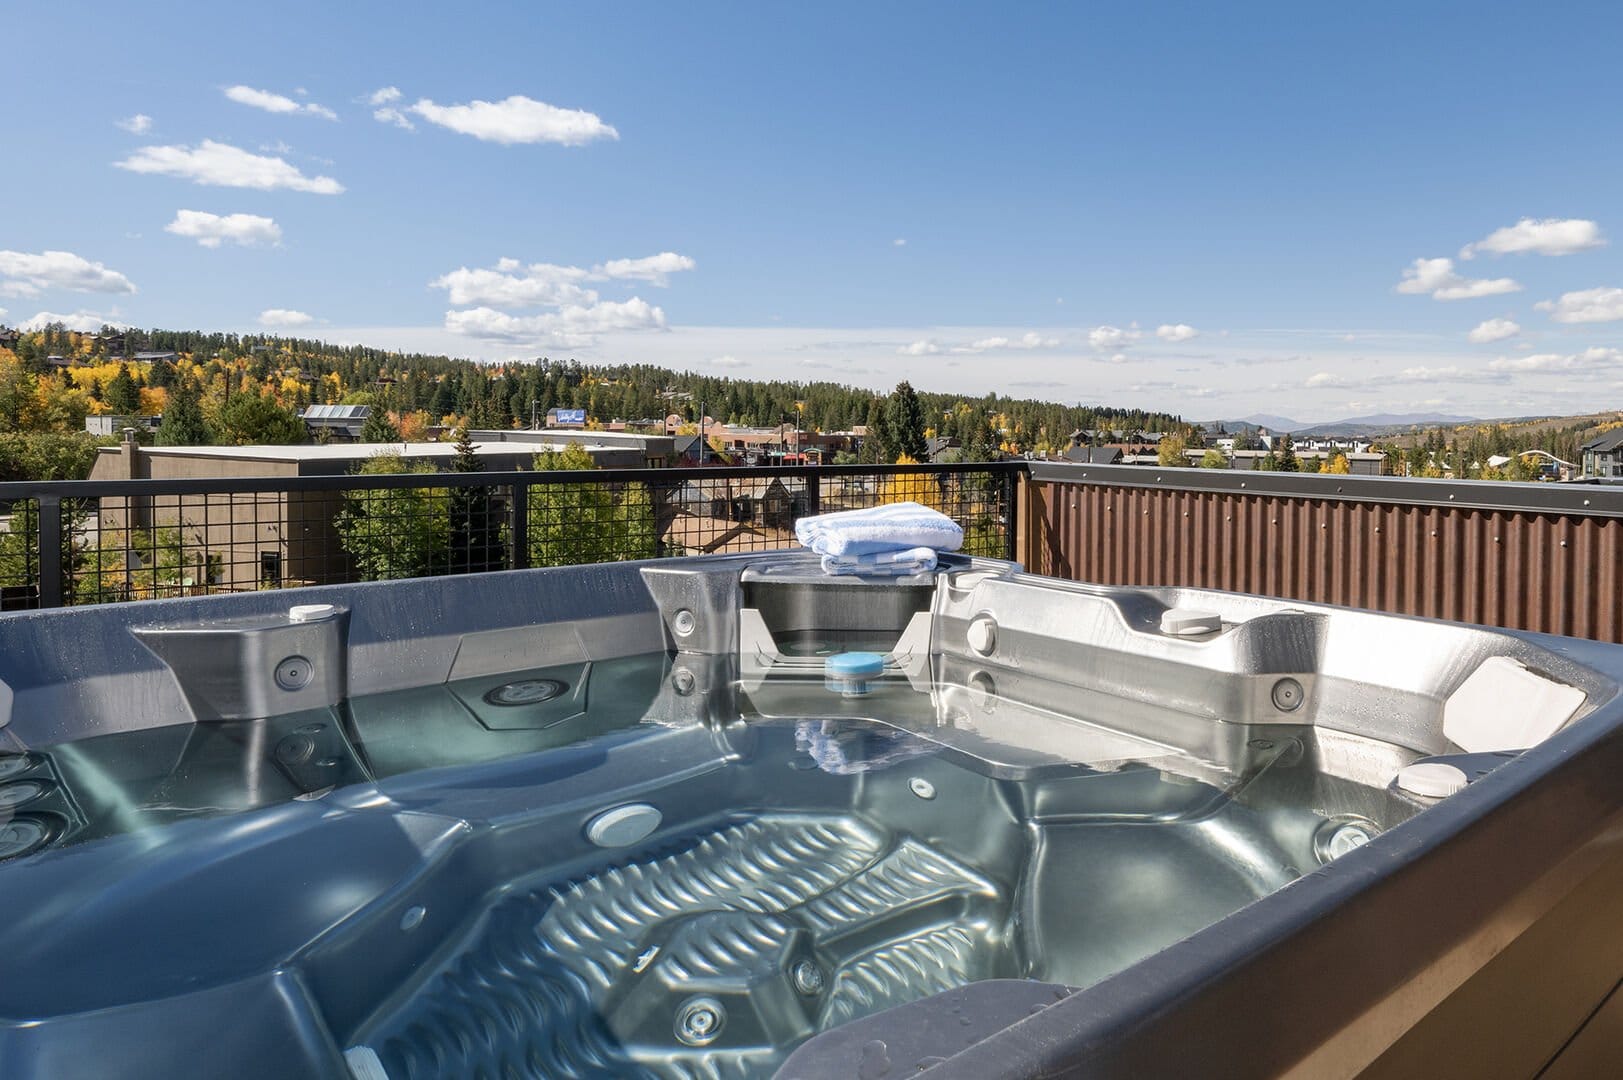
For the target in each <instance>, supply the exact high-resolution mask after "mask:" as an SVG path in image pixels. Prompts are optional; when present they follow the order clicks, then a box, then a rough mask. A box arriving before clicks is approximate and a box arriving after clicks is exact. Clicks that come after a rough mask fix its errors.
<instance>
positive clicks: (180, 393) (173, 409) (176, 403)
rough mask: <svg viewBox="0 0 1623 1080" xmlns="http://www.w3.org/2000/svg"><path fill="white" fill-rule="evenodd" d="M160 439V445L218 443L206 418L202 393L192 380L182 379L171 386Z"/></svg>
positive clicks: (160, 429) (159, 431)
mask: <svg viewBox="0 0 1623 1080" xmlns="http://www.w3.org/2000/svg"><path fill="white" fill-rule="evenodd" d="M157 441H158V445H159V446H208V445H210V444H211V443H213V442H214V433H213V432H212V431H210V430H209V425H208V421H207V420H205V419H204V418H203V404H202V395H201V394H199V393H198V390H197V386H196V384H195V383H193V382H192V381H191V380H190V379H182V380H181V381H180V382H178V383H176V384H175V385H174V386H173V387H171V388H170V390H169V404H168V405H167V406H166V407H165V408H164V411H163V423H161V424H159V425H158V440H157Z"/></svg>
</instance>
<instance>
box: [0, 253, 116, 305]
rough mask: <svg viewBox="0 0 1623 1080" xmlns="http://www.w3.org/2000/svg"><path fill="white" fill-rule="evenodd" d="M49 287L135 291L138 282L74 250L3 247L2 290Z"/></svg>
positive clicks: (25, 292)
mask: <svg viewBox="0 0 1623 1080" xmlns="http://www.w3.org/2000/svg"><path fill="white" fill-rule="evenodd" d="M46 289H71V290H73V291H74V292H100V293H132V292H134V291H135V285H134V283H133V282H131V281H130V279H129V278H127V277H125V276H124V275H123V274H121V273H119V272H118V271H117V270H109V269H107V267H105V266H103V265H102V264H101V263H99V262H91V261H90V260H89V259H85V258H81V257H80V256H78V255H75V254H73V252H71V251H42V252H40V253H39V254H37V255H36V254H32V253H29V252H25V251H0V294H3V295H6V296H38V295H39V294H40V293H41V292H43V291H44V290H46Z"/></svg>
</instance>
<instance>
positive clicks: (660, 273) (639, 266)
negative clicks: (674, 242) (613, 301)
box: [592, 251, 698, 287]
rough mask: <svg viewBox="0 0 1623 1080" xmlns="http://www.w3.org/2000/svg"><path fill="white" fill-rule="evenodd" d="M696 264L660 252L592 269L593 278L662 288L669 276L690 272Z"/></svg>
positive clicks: (684, 257)
mask: <svg viewBox="0 0 1623 1080" xmlns="http://www.w3.org/2000/svg"><path fill="white" fill-rule="evenodd" d="M697 265H698V264H697V263H695V262H694V261H693V260H692V259H690V258H688V257H687V256H686V255H678V254H677V253H676V252H674V251H662V252H660V253H659V254H658V255H649V256H647V257H646V258H642V259H610V260H609V261H608V262H606V263H602V264H600V265H598V266H595V267H593V268H592V274H593V277H594V278H612V279H614V280H616V281H646V282H648V283H649V284H651V285H658V286H660V287H664V286H666V285H669V284H670V275H671V274H676V273H680V272H682V271H684V270H692V269H693V268H694V267H695V266H697Z"/></svg>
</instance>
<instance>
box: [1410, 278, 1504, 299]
mask: <svg viewBox="0 0 1623 1080" xmlns="http://www.w3.org/2000/svg"><path fill="white" fill-rule="evenodd" d="M1521 291H1522V287H1521V285H1520V284H1519V283H1517V282H1515V281H1513V280H1511V279H1510V278H1491V279H1489V278H1466V279H1462V280H1461V281H1460V282H1459V284H1457V285H1449V286H1447V287H1446V288H1442V289H1438V290H1437V291H1436V292H1434V293H1432V294H1431V298H1432V299H1433V300H1475V299H1477V298H1478V297H1482V296H1502V295H1504V294H1505V293H1513V292H1521Z"/></svg>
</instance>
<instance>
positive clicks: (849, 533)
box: [795, 502, 964, 556]
mask: <svg viewBox="0 0 1623 1080" xmlns="http://www.w3.org/2000/svg"><path fill="white" fill-rule="evenodd" d="M795 537H796V539H798V540H799V541H800V542H801V543H802V544H804V545H805V546H806V547H809V548H811V549H812V550H813V551H815V552H817V554H819V555H836V556H837V555H872V554H874V553H876V552H882V551H906V550H908V549H909V548H919V547H927V548H931V549H932V550H935V551H957V550H958V549H959V548H960V547H962V546H963V544H964V530H963V529H962V528H960V527H959V525H958V523H957V522H955V521H953V520H952V518H950V517H948V516H947V515H946V514H943V513H940V512H939V511H936V510H931V509H930V508H929V507H928V506H920V505H919V504H918V503H914V502H904V503H889V504H886V505H884V506H870V507H868V508H867V509H866V510H842V511H840V512H839V513H837V514H818V515H817V516H816V517H809V518H801V519H800V520H799V521H797V522H795Z"/></svg>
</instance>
